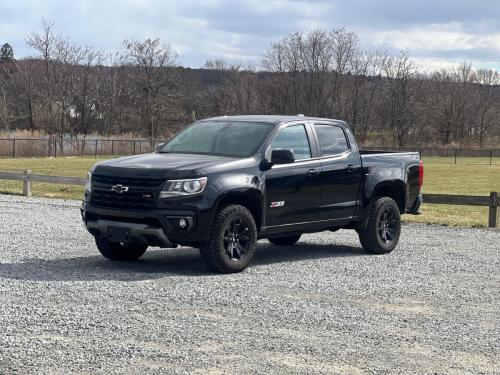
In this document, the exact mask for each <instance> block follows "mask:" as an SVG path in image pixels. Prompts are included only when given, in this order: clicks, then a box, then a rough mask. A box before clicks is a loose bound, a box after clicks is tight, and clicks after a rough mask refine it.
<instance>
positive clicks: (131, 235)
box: [86, 219, 176, 247]
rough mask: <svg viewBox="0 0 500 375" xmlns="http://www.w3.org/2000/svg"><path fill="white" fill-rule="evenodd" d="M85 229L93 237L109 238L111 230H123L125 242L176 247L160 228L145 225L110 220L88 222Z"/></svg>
mask: <svg viewBox="0 0 500 375" xmlns="http://www.w3.org/2000/svg"><path fill="white" fill-rule="evenodd" d="M86 225H87V229H88V231H89V232H90V233H92V234H93V235H94V236H96V237H97V236H100V237H110V236H111V235H112V234H111V228H113V229H114V228H120V229H123V230H124V233H125V234H124V240H125V242H133V243H141V244H145V245H158V246H160V247H176V244H174V243H173V242H171V241H170V240H169V238H168V237H167V236H166V235H165V232H164V231H163V229H162V228H155V227H151V226H149V225H147V224H137V223H127V222H122V221H111V220H99V219H98V220H88V221H87V223H86Z"/></svg>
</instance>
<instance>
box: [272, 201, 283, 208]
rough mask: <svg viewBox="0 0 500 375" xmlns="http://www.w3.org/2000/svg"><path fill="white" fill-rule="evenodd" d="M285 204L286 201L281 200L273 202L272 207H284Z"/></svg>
mask: <svg viewBox="0 0 500 375" xmlns="http://www.w3.org/2000/svg"><path fill="white" fill-rule="evenodd" d="M284 205H285V201H279V202H271V206H270V207H271V208H276V207H283V206H284Z"/></svg>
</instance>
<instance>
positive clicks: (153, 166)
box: [92, 153, 254, 179]
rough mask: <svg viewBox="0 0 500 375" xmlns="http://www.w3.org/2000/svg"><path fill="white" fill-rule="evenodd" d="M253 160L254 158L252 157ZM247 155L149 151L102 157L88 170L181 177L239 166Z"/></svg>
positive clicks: (245, 162)
mask: <svg viewBox="0 0 500 375" xmlns="http://www.w3.org/2000/svg"><path fill="white" fill-rule="evenodd" d="M252 160H254V159H252ZM247 163H248V159H240V158H232V157H226V156H214V155H198V154H174V153H152V154H144V155H134V156H127V157H123V158H118V159H111V160H106V161H104V162H101V163H98V164H96V165H95V166H94V167H93V168H92V173H95V174H98V175H111V176H122V177H146V178H166V179H182V178H191V177H200V176H201V174H203V173H210V172H213V171H216V170H222V169H231V167H232V166H233V165H234V168H238V167H242V166H243V165H242V164H247Z"/></svg>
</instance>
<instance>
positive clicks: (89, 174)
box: [85, 172, 92, 193]
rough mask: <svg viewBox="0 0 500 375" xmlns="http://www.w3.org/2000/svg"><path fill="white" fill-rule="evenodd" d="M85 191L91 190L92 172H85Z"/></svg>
mask: <svg viewBox="0 0 500 375" xmlns="http://www.w3.org/2000/svg"><path fill="white" fill-rule="evenodd" d="M85 191H87V192H89V193H90V192H92V173H90V172H89V173H88V174H87V184H86V185H85Z"/></svg>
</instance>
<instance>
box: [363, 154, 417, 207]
mask: <svg viewBox="0 0 500 375" xmlns="http://www.w3.org/2000/svg"><path fill="white" fill-rule="evenodd" d="M361 160H362V162H363V171H364V176H365V178H364V189H363V197H362V198H363V203H364V204H363V205H364V206H365V205H366V204H367V203H368V202H370V200H371V198H372V197H373V196H374V194H376V191H377V190H378V189H380V188H381V187H383V186H385V185H391V184H392V185H399V186H402V187H403V188H404V190H405V195H406V197H405V206H406V209H409V208H411V206H412V205H413V202H414V201H415V199H416V198H417V196H418V194H419V193H420V189H419V187H418V170H419V163H420V155H419V154H418V153H417V152H408V153H380V154H366V155H361Z"/></svg>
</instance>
